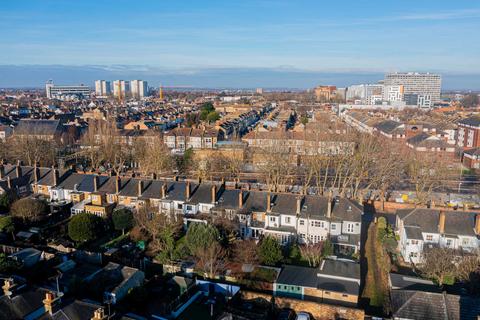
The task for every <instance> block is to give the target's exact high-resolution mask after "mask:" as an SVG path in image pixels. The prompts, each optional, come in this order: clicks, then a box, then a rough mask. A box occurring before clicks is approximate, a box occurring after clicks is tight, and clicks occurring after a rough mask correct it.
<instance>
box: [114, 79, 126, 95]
mask: <svg viewBox="0 0 480 320" xmlns="http://www.w3.org/2000/svg"><path fill="white" fill-rule="evenodd" d="M128 94H130V82H129V81H125V80H115V81H113V95H114V96H115V97H117V98H125V96H126V95H128Z"/></svg>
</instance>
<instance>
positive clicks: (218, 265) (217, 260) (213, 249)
mask: <svg viewBox="0 0 480 320" xmlns="http://www.w3.org/2000/svg"><path fill="white" fill-rule="evenodd" d="M194 255H195V257H196V261H197V268H198V269H199V270H201V271H203V273H204V274H205V276H206V277H207V278H210V279H213V278H215V276H216V275H218V274H219V273H220V272H222V271H223V270H225V263H226V256H227V253H226V251H225V249H224V248H222V246H221V245H220V244H219V243H218V242H214V243H212V244H211V245H210V246H207V247H202V248H199V249H198V250H197V252H195V253H194Z"/></svg>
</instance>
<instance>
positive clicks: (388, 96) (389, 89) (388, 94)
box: [383, 85, 404, 102]
mask: <svg viewBox="0 0 480 320" xmlns="http://www.w3.org/2000/svg"><path fill="white" fill-rule="evenodd" d="M403 91H404V89H403V86H402V85H395V86H385V87H384V90H383V100H385V101H388V102H397V101H403Z"/></svg>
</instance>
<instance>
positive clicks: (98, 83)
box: [95, 80, 112, 97]
mask: <svg viewBox="0 0 480 320" xmlns="http://www.w3.org/2000/svg"><path fill="white" fill-rule="evenodd" d="M111 93H112V92H111V89H110V81H106V80H95V95H96V96H97V97H106V96H109V95H110V94H111Z"/></svg>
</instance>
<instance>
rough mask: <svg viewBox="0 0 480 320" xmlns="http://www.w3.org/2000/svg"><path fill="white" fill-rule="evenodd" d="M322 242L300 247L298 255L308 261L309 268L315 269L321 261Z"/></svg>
mask: <svg viewBox="0 0 480 320" xmlns="http://www.w3.org/2000/svg"><path fill="white" fill-rule="evenodd" d="M322 250H323V242H319V243H311V244H304V245H301V246H300V253H301V255H302V257H303V258H304V259H306V260H307V261H308V265H309V266H310V267H317V266H318V265H319V264H320V262H321V261H322Z"/></svg>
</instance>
